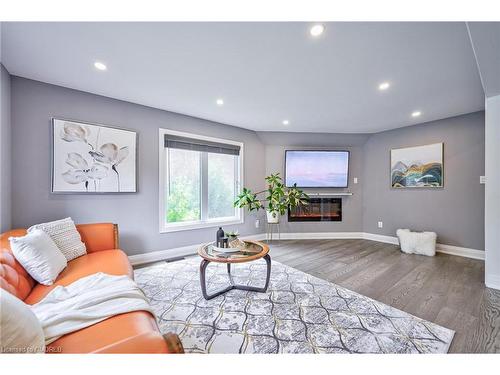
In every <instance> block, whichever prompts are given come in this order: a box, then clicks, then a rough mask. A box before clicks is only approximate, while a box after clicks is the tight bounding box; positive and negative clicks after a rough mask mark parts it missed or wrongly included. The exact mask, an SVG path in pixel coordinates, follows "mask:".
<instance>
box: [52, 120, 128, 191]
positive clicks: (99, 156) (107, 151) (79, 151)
mask: <svg viewBox="0 0 500 375" xmlns="http://www.w3.org/2000/svg"><path fill="white" fill-rule="evenodd" d="M52 192H53V193H83V194H87V193H88V194H96V193H97V194H99V193H135V192H137V133H136V132H135V131H131V130H126V129H119V128H114V127H110V126H104V125H98V124H91V123H84V122H78V121H72V120H62V119H52Z"/></svg>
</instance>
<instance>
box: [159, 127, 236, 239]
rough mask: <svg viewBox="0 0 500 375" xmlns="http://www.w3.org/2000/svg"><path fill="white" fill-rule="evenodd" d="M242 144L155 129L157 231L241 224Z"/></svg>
mask: <svg viewBox="0 0 500 375" xmlns="http://www.w3.org/2000/svg"><path fill="white" fill-rule="evenodd" d="M242 161H243V144H242V143H239V142H234V141H228V140H222V139H216V138H209V137H203V136H196V135H193V134H187V133H181V132H176V131H171V130H165V129H160V231H161V232H170V231H177V230H185V229H195V228H204V227H212V226H217V225H222V224H237V223H242V222H243V221H242V219H241V217H242V215H241V209H237V208H235V207H234V206H233V202H234V201H235V200H236V195H237V194H238V193H239V187H240V186H241V170H242V168H241V166H242Z"/></svg>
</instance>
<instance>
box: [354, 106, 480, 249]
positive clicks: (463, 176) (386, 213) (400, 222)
mask: <svg viewBox="0 0 500 375" xmlns="http://www.w3.org/2000/svg"><path fill="white" fill-rule="evenodd" d="M437 142H444V188H443V189H436V190H429V189H422V190H404V189H401V190H395V189H391V187H390V173H389V168H390V167H389V163H390V161H389V157H390V149H391V148H398V147H405V146H412V145H423V144H428V143H437ZM484 147H485V145H484V112H476V113H472V114H468V115H463V116H458V117H452V118H448V119H444V120H439V121H433V122H430V123H426V124H421V125H416V126H410V127H407V128H402V129H397V130H391V131H387V132H382V133H377V134H374V135H372V136H371V137H370V138H369V140H368V141H367V142H366V144H365V146H364V162H363V166H364V178H363V180H364V186H363V207H364V208H363V228H364V231H365V232H369V233H376V234H384V235H391V236H394V235H395V231H396V229H398V228H411V229H414V230H432V231H435V232H437V234H438V242H440V243H443V244H448V245H455V246H462V247H469V248H474V249H480V250H483V249H484V185H481V184H480V183H479V177H480V176H482V175H484ZM378 221H383V223H384V228H383V229H379V228H378V227H377V222H378Z"/></svg>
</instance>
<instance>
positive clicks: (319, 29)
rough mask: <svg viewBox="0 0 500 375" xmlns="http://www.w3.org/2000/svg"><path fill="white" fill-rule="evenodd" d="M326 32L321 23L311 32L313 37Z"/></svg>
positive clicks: (312, 28)
mask: <svg viewBox="0 0 500 375" xmlns="http://www.w3.org/2000/svg"><path fill="white" fill-rule="evenodd" d="M324 31H325V26H324V25H322V24H320V23H319V24H316V25H314V26H313V27H311V30H309V32H310V33H311V35H312V36H320V35H321V34H323V32H324Z"/></svg>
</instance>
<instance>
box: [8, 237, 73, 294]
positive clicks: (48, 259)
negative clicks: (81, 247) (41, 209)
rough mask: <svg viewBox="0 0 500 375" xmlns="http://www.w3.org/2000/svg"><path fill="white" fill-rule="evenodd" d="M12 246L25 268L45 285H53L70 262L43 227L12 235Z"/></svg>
mask: <svg viewBox="0 0 500 375" xmlns="http://www.w3.org/2000/svg"><path fill="white" fill-rule="evenodd" d="M9 241H10V248H11V249H12V253H13V254H14V257H15V258H16V259H17V261H18V262H19V263H21V265H22V266H23V267H24V269H25V270H26V271H27V272H28V273H29V274H30V275H31V277H32V278H34V279H35V280H36V281H38V282H39V283H40V284H43V285H52V284H53V283H54V280H55V279H56V278H57V276H58V275H59V274H60V273H61V271H62V270H63V269H64V268H66V266H67V264H68V262H67V261H66V258H65V257H64V255H63V253H61V251H60V250H59V249H58V248H57V246H56V244H55V243H54V241H52V239H51V238H50V237H49V235H48V234H47V233H45V232H44V231H43V230H41V229H34V230H32V231H31V232H29V233H28V234H26V236H23V237H10V238H9Z"/></svg>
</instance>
